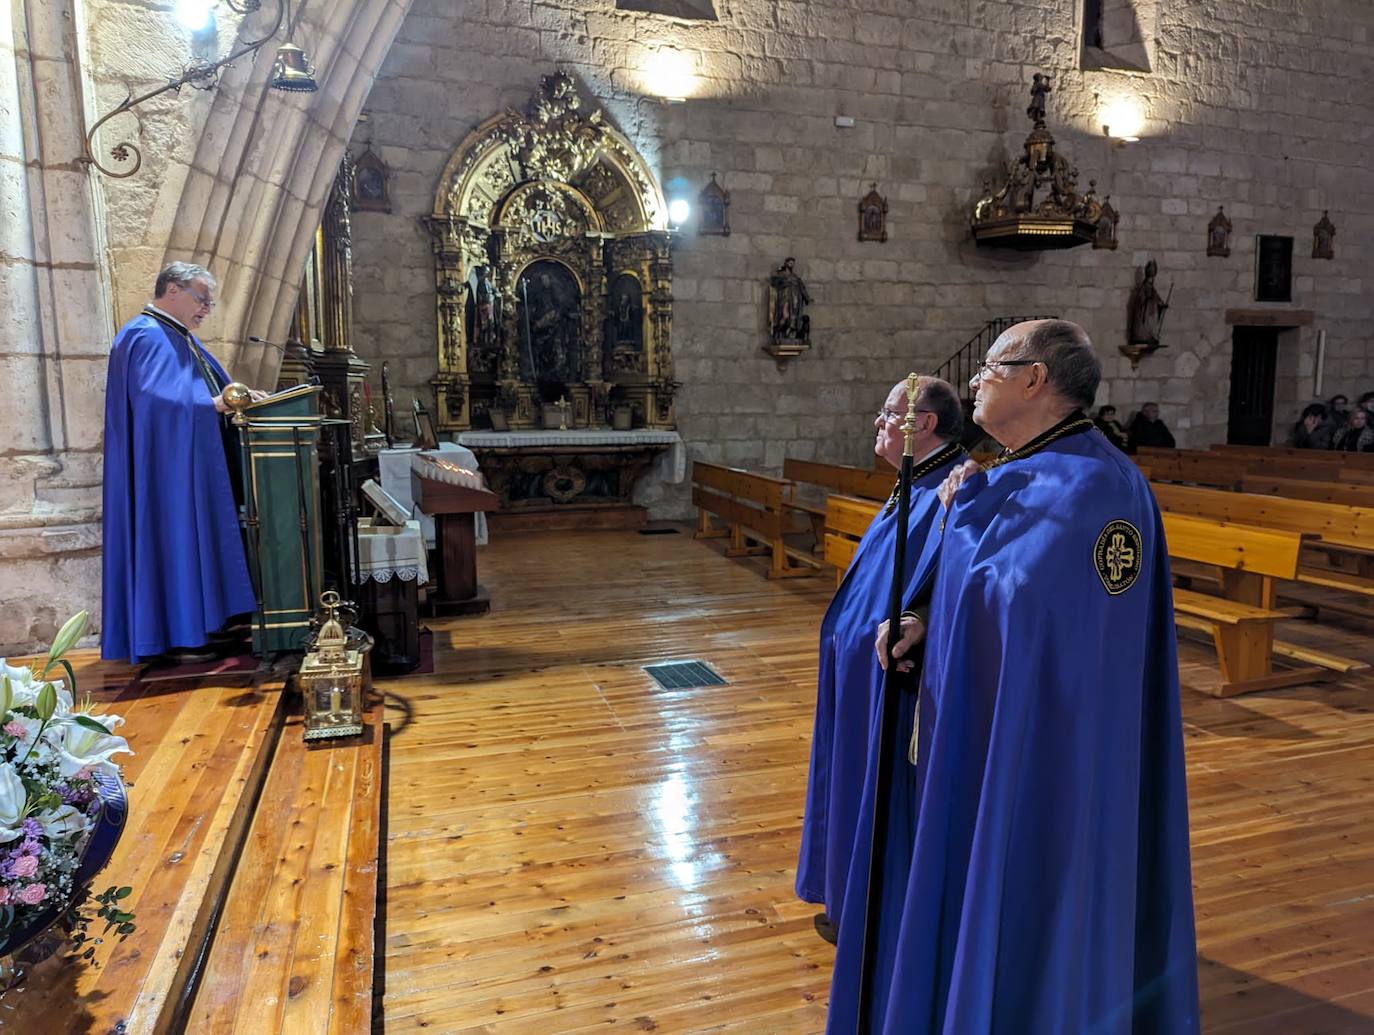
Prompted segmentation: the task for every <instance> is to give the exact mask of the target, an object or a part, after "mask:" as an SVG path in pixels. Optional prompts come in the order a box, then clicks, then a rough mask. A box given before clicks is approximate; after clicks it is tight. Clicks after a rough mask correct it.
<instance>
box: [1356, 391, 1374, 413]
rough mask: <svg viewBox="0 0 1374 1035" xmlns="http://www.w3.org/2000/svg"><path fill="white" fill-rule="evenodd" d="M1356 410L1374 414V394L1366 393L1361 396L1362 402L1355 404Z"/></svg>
mask: <svg viewBox="0 0 1374 1035" xmlns="http://www.w3.org/2000/svg"><path fill="white" fill-rule="evenodd" d="M1355 409H1357V410H1364V411H1365V412H1366V413H1369V414H1374V392H1365V393H1364V395H1362V396H1360V401H1359V402H1357V403H1356V404H1355Z"/></svg>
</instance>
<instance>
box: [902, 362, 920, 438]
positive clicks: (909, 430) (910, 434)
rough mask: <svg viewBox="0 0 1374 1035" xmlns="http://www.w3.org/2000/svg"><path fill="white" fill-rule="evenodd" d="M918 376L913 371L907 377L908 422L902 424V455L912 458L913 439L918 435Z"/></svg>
mask: <svg viewBox="0 0 1374 1035" xmlns="http://www.w3.org/2000/svg"><path fill="white" fill-rule="evenodd" d="M916 381H917V375H916V373H915V372H914V371H913V372H912V373H910V374H907V375H906V420H904V421H903V422H902V455H903V456H911V455H912V453H911V450H912V445H911V442H912V439H913V438H914V437H915V435H916V397H917V396H918V395H919V394H920V391H919V390H918V388H917V385H916Z"/></svg>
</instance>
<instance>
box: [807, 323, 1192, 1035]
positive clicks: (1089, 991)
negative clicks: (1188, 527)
mask: <svg viewBox="0 0 1374 1035" xmlns="http://www.w3.org/2000/svg"><path fill="white" fill-rule="evenodd" d="M1100 370H1101V368H1100V365H1099V363H1098V360H1097V357H1096V355H1095V353H1094V351H1093V347H1092V343H1091V342H1090V341H1089V340H1088V337H1087V335H1086V333H1085V332H1084V331H1083V329H1082V328H1081V327H1079V326H1077V325H1076V324H1073V323H1069V322H1067V321H1062V320H1043V321H1034V322H1028V323H1023V324H1018V325H1016V326H1014V327H1012V328H1010V329H1009V330H1007V331H1006V332H1005V333H1004V334H1003V335H1002V336H1001V337H1000V338H998V339H997V341H996V342H995V343H994V344H993V347H992V349H991V350H990V352H989V354H988V356H987V360H986V362H985V363H984V364H983V366H982V369H980V370H979V372H978V374H977V375H976V377H975V378H974V379H973V382H972V384H971V387H973V388H975V389H976V391H977V396H976V399H975V405H974V411H973V419H974V420H975V421H976V422H977V423H978V424H979V425H980V426H981V427H983V428H984V429H985V430H986V431H988V432H989V433H990V434H991V435H992V436H993V437H994V438H995V439H996V440H997V441H998V442H1000V443H1001V444H1002V445H1003V446H1004V447H1005V448H1004V450H1003V452H1002V453H1001V455H1000V456H998V457H997V458H996V459H995V460H994V461H992V462H991V463H990V465H989V466H988V468H987V469H983V468H981V467H979V466H978V465H977V464H974V463H972V462H965V463H964V464H962V465H961V466H960V467H959V468H958V469H957V470H956V471H955V472H953V473H952V474H951V475H950V476H949V477H948V478H947V479H946V481H945V484H944V485H943V486H941V488H940V490H939V491H940V494H941V498H942V502H943V504H944V508H943V514H942V516H941V519H940V520H939V521H937V522H936V525H935V530H934V531H933V532H932V535H933V536H935V537H937V538H938V539H939V547H938V549H939V558H938V561H937V562H936V570H935V574H934V576H933V577H932V578H931V579H930V580H928V582H927V583H926V584H925V585H924V586H922V587H921V588H920V589H918V590H917V592H916V593H914V594H913V595H912V597H910V598H908V599H909V607H910V611H911V614H909V615H907V616H904V618H903V622H902V641H901V642H900V643H899V644H898V645H897V646H896V647H895V648H894V650H893V656H894V657H895V658H896V659H897V663H898V664H899V665H900V666H902V667H905V666H907V665H909V664H910V661H911V659H910V658H909V657H908V651H910V650H913V649H914V648H915V647H916V646H917V645H918V644H919V645H922V646H923V647H924V656H923V658H922V664H921V667H920V676H919V683H918V686H919V696H918V703H917V705H916V707H915V709H914V711H915V713H916V717H915V722H914V723H913V728H911V729H910V733H911V737H912V743H911V754H910V759H911V761H910V762H909V763H908V765H909V766H910V768H912V769H914V770H915V772H914V775H910V776H908V778H907V779H908V780H909V781H910V782H912V783H914V785H915V787H916V788H917V791H916V793H915V794H913V795H912V796H911V798H910V800H909V802H907V803H905V805H906V808H907V810H908V812H909V817H910V818H909V820H908V824H907V825H908V826H909V827H910V828H912V830H911V832H907V831H903V830H898V832H897V834H896V835H895V836H890V837H888V838H887V839H886V840H885V841H884V842H882V843H880V844H876V845H875V846H874V851H875V852H878V853H881V854H880V855H879V856H878V858H879V859H880V860H881V870H880V873H881V881H880V885H879V887H880V888H881V893H880V896H879V903H880V906H881V909H880V910H879V920H878V921H877V930H875V931H866V930H865V919H864V915H863V910H862V909H859V910H851V908H850V906H849V904H848V903H847V904H846V907H845V913H844V915H843V917H842V918H841V922H840V937H839V945H838V949H837V954H836V962H835V971H834V981H833V984H832V987H831V1005H830V1025H829V1031H830V1032H831V1033H832V1035H834V1033H840V1032H853V1031H854V1030H855V1028H856V1025H857V1023H858V1021H857V1018H858V1017H859V1015H860V1012H861V1011H862V1012H864V1013H865V1014H866V1015H867V1017H868V1018H869V1020H870V1022H871V1023H869V1024H868V1026H867V1028H866V1030H868V1031H871V1032H873V1033H884V1035H897V1033H901V1035H928V1033H937V1032H938V1033H954V1032H980V1033H983V1035H1013V1033H1016V1035H1019V1033H1023V1032H1037V1033H1039V1032H1046V1033H1049V1032H1065V1033H1067V1032H1090V1031H1091V1032H1121V1033H1124V1032H1130V1033H1133V1035H1146V1033H1151V1035H1183V1033H1189V1032H1191V1033H1197V1032H1198V1031H1199V1013H1198V986H1197V949H1196V941H1195V936H1194V925H1193V909H1192V886H1191V873H1190V867H1189V857H1188V806H1187V791H1186V787H1185V781H1184V757H1183V728H1182V719H1181V715H1180V701H1179V685H1178V663H1177V658H1176V645H1175V640H1174V622H1173V607H1172V596H1171V589H1170V582H1169V561H1168V553H1167V549H1166V546H1165V541H1164V532H1163V527H1162V523H1161V521H1160V516H1159V510H1158V508H1157V507H1156V505H1155V502H1154V498H1153V496H1152V495H1151V492H1150V488H1149V485H1148V484H1147V483H1146V482H1145V480H1144V478H1142V477H1141V475H1140V472H1139V470H1138V469H1137V468H1136V467H1135V466H1134V465H1133V464H1132V463H1131V461H1130V459H1129V458H1128V457H1126V456H1125V455H1124V454H1123V453H1122V452H1121V451H1120V450H1119V449H1117V448H1116V447H1115V446H1113V445H1112V444H1111V443H1110V442H1108V441H1107V439H1106V438H1105V437H1104V436H1103V435H1102V433H1101V432H1100V431H1098V430H1097V429H1096V428H1095V427H1094V426H1093V423H1092V421H1091V420H1089V419H1088V417H1087V416H1086V415H1085V413H1084V411H1085V410H1086V409H1087V408H1088V407H1089V406H1091V405H1092V402H1093V397H1094V395H1095V393H1096V391H1097V386H1098V381H1099V379H1100ZM879 650H880V656H881V660H882V662H883V663H884V664H888V663H890V660H889V659H888V658H887V657H886V650H885V644H884V643H882V642H881V641H880V643H879ZM901 786H902V782H901V781H894V787H897V788H900V787H901ZM894 800H895V791H894ZM870 813H871V809H870ZM894 829H895V824H894ZM849 898H850V900H851V901H852V900H853V899H854V892H853V889H852V887H851V890H850V894H849ZM866 940H868V941H869V943H870V944H871V945H873V946H876V948H877V951H876V953H875V954H874V956H873V959H874V961H875V965H874V966H873V967H872V968H871V971H870V973H871V975H872V980H871V981H870V982H869V983H868V984H867V985H863V986H862V987H864V988H866V989H867V990H868V992H867V994H866V995H865V994H864V993H863V992H862V991H861V984H862V983H861V982H860V980H859V971H860V965H859V960H860V958H861V953H862V950H863V946H864V944H865V941H866Z"/></svg>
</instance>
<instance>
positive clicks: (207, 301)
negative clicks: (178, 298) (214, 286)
mask: <svg viewBox="0 0 1374 1035" xmlns="http://www.w3.org/2000/svg"><path fill="white" fill-rule="evenodd" d="M181 290H183V291H185V292H186V293H187V294H188V295H190V296H191V297H192V298H194V299H195V300H196V301H197V302H199V303H200V304H201V306H202V307H203V308H205V309H208V310H210V311H211V312H214V309H215V300H214V299H213V298H211V297H210V296H209V295H202V294H201V293H200V292H199V291H197V290H196V289H195V288H193V287H184V288H182V289H181Z"/></svg>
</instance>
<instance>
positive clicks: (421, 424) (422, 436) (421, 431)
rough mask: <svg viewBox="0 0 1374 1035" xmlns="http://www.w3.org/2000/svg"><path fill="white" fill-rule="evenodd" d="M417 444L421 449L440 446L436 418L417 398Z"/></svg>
mask: <svg viewBox="0 0 1374 1035" xmlns="http://www.w3.org/2000/svg"><path fill="white" fill-rule="evenodd" d="M415 444H416V445H418V446H419V447H420V448H421V449H438V448H439V436H438V435H436V434H435V432H434V418H433V417H432V416H430V412H429V411H428V410H427V409H425V407H424V405H423V404H422V403H421V402H420V400H419V399H416V400H415Z"/></svg>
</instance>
